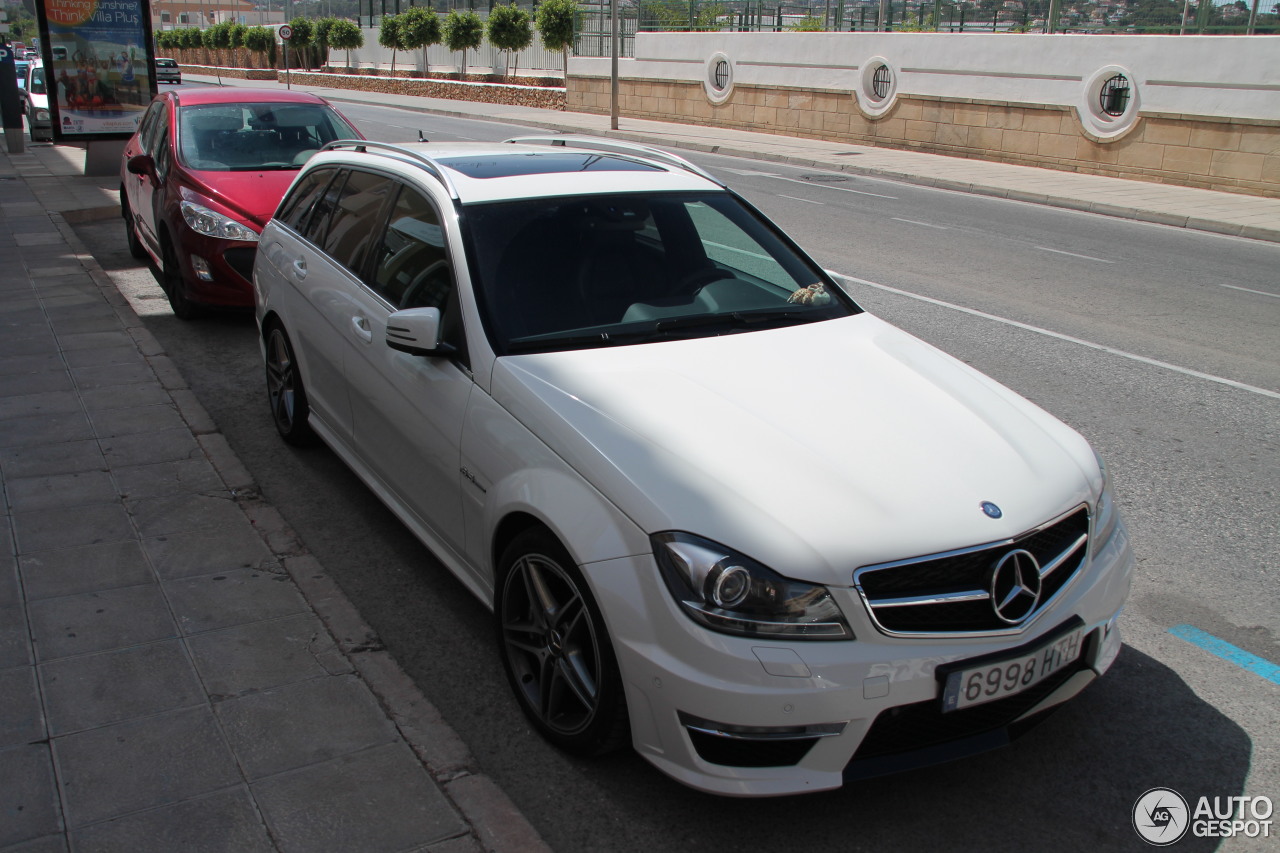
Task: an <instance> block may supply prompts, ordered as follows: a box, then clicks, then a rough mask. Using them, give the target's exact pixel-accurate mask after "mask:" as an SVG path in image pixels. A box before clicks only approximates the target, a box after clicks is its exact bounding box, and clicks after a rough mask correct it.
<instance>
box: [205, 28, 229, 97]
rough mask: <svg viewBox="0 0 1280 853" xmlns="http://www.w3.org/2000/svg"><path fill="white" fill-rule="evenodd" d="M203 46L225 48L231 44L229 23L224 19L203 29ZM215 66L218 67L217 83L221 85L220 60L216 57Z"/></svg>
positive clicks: (211, 48) (214, 48) (216, 48)
mask: <svg viewBox="0 0 1280 853" xmlns="http://www.w3.org/2000/svg"><path fill="white" fill-rule="evenodd" d="M203 39H204V46H205V47H207V48H209V50H219V51H221V50H226V49H227V48H229V47H230V46H231V23H230V22H229V21H224V22H222V23H221V24H214V25H213V26H212V27H209V29H207V30H205V31H204V36H203ZM214 62H215V67H217V68H218V72H217V74H218V85H219V86H221V85H222V68H221V66H222V62H220V61H218V60H217V59H216V58H215V60H214Z"/></svg>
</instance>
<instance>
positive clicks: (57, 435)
mask: <svg viewBox="0 0 1280 853" xmlns="http://www.w3.org/2000/svg"><path fill="white" fill-rule="evenodd" d="M83 157H84V154H83V152H82V151H78V150H76V149H73V148H69V147H62V146H57V147H54V146H36V147H33V148H29V149H28V151H27V153H23V154H20V155H9V154H4V155H3V156H2V157H0V269H3V274H0V488H2V489H3V498H4V500H3V513H4V515H3V523H0V850H2V851H5V853H11V851H19V850H21V851H25V853H35V851H40V853H45V851H65V850H68V849H70V850H77V851H121V852H122V853H126V852H127V853H150V851H155V853H172V851H179V850H180V851H184V853H189V851H206V850H207V851H228V850H234V851H237V853H248V851H272V850H280V851H298V853H319V851H335V853H336V852H337V851H362V852H363V851H378V852H379V853H381V851H409V850H413V851H433V853H466V851H471V853H478V851H481V850H492V851H512V852H513V853H514V851H520V852H521V853H524V851H540V850H546V849H547V848H546V846H545V844H543V842H542V841H541V840H540V838H539V837H538V835H537V833H536V832H535V831H534V830H533V829H532V827H531V826H530V825H529V824H528V822H527V821H525V820H524V818H523V817H522V816H521V815H520V814H519V813H518V811H517V810H516V809H515V807H514V806H513V805H512V803H511V802H510V800H509V799H508V798H507V797H506V796H505V795H504V794H503V793H502V791H501V790H499V789H498V788H497V786H496V785H495V784H494V783H493V782H492V780H490V779H489V778H487V777H486V776H484V775H483V774H481V773H479V772H477V770H476V768H475V766H474V761H473V760H472V758H471V756H470V754H469V753H468V750H467V748H466V746H465V744H463V743H462V742H461V741H460V740H459V738H458V737H457V736H456V735H455V734H454V733H453V732H452V730H451V729H449V728H448V726H446V725H445V724H444V722H443V721H442V720H441V718H440V717H439V715H438V714H437V713H436V711H435V709H434V708H432V706H431V705H430V703H429V702H427V700H426V699H425V698H424V697H423V696H422V695H421V693H419V692H418V690H417V688H416V687H415V686H414V684H413V683H412V681H410V679H409V678H408V677H406V676H405V675H404V673H403V672H402V671H401V670H400V669H399V667H398V666H397V665H396V663H395V661H394V660H392V659H391V657H390V656H389V655H388V653H387V652H386V651H383V650H382V648H381V645H380V644H379V643H378V642H377V639H376V637H374V636H373V634H372V632H371V631H370V630H369V629H368V627H367V626H366V625H365V624H364V623H363V622H362V621H361V619H360V616H359V614H358V613H356V612H355V610H354V609H353V608H352V607H351V605H350V604H349V603H348V602H347V601H346V599H345V598H344V597H343V595H342V593H341V591H340V590H339V589H338V588H337V587H336V586H335V585H334V584H333V583H332V582H331V581H330V580H329V579H328V578H327V577H326V576H325V574H324V570H323V567H322V566H320V565H319V564H318V563H317V561H316V560H315V559H314V558H313V557H311V556H310V555H308V553H307V552H306V549H305V546H304V545H303V544H302V543H301V542H299V541H298V540H297V539H296V537H295V536H294V535H293V533H292V532H291V531H290V529H289V528H288V527H287V525H286V524H285V523H284V521H283V519H282V518H281V517H280V515H279V514H278V513H277V512H276V511H275V510H273V509H272V507H270V506H269V505H267V504H266V503H265V502H264V501H263V500H262V499H261V498H260V497H259V496H258V495H257V493H256V490H255V487H254V483H253V479H252V477H251V476H250V474H249V473H248V472H247V471H246V470H245V469H244V468H243V467H242V466H241V465H240V463H239V462H238V461H237V459H236V457H235V455H234V454H233V453H232V452H231V450H230V448H229V447H228V445H227V443H226V440H225V439H224V437H223V436H222V434H221V433H220V432H219V431H218V426H217V424H215V423H213V422H212V421H211V419H210V418H209V416H208V415H207V414H206V413H205V412H204V410H203V409H202V408H201V406H200V404H199V402H198V401H197V400H196V399H195V397H194V395H193V393H192V392H191V391H190V390H189V389H188V388H187V386H186V384H185V382H184V381H183V378H182V376H181V374H180V373H179V371H178V370H177V368H176V367H175V365H174V364H173V363H172V362H171V361H170V360H169V358H168V357H167V356H166V355H165V353H164V352H163V350H162V348H161V347H160V345H159V344H158V343H157V341H156V340H155V338H154V337H152V335H151V334H150V333H149V332H148V331H147V330H146V328H145V327H144V325H143V324H142V322H141V321H140V320H139V319H138V317H137V316H136V315H135V314H134V313H133V311H132V309H131V308H130V307H129V304H128V303H127V302H126V301H125V299H124V298H123V297H121V296H120V294H119V293H118V292H117V291H116V289H115V287H114V286H113V284H112V283H111V281H110V279H109V278H108V277H107V276H106V274H105V273H103V271H102V270H101V268H100V267H99V266H98V265H97V263H96V262H95V261H94V259H93V258H92V257H90V256H89V255H88V253H87V251H86V249H85V248H84V247H83V245H82V244H81V243H80V241H79V240H78V239H77V237H76V235H75V233H74V232H73V231H72V229H71V226H70V225H69V224H68V220H74V219H76V218H93V217H102V216H118V215H119V214H118V210H119V206H118V205H119V203H118V200H117V197H116V195H115V193H114V192H113V188H114V187H115V186H118V183H119V179H118V178H116V177H110V178H86V177H84V176H83V174H82V172H83ZM122 234H123V232H122ZM122 239H123V237H122Z"/></svg>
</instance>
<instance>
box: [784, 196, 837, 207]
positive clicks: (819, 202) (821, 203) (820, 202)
mask: <svg viewBox="0 0 1280 853" xmlns="http://www.w3.org/2000/svg"><path fill="white" fill-rule="evenodd" d="M778 198H789V199H791V200H792V201H803V202H805V203H806V204H816V205H819V206H822V207H826V205H827V203H826V202H825V201H814V200H813V199H811V198H800V197H799V196H794V195H784V194H783V193H778Z"/></svg>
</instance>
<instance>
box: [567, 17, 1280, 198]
mask: <svg viewBox="0 0 1280 853" xmlns="http://www.w3.org/2000/svg"><path fill="white" fill-rule="evenodd" d="M647 35H649V34H645V33H642V34H640V37H639V40H638V41H637V58H636V59H635V60H626V61H624V62H620V68H621V71H620V81H619V93H620V101H619V111H620V113H621V114H622V115H624V116H635V117H638V118H651V119H657V120H665V121H691V122H694V123H700V124H709V125H715V126H722V127H734V128H742V129H747V130H755V131H764V132H772V133H779V134H787V135H796V136H804V137H811V138H816V139H825V140H831V141H838V142H848V143H853V144H862V145H877V146H884V147H891V148H904V149H911V150H918V151H927V152H931V153H938V154H948V155H952V156H959V157H971V158H977V159H986V160H997V161H1001V162H1009V163H1019V164H1024V165H1034V166H1042V167H1047V168H1053V169H1064V170H1069V171H1078V172H1087V173H1091V174H1100V175H1109V176H1116V177H1125V178H1134V179H1140V180H1150V181H1158V182H1164V183H1173V184H1180V185H1186V186H1194V187H1203V188H1207V189H1216V190H1226V191H1231V192H1240V193H1249V194H1254V195H1261V196H1270V197H1280V71H1278V70H1277V69H1278V68H1280V64H1278V63H1275V62H1274V61H1272V60H1271V59H1268V58H1267V57H1268V56H1275V55H1280V38H1276V37H1270V36H1263V37H1253V38H1245V37H1240V38H1225V37H1213V38H1212V39H1209V38H1200V37H1188V38H1186V39H1178V38H1177V37H1173V38H1163V37H1158V36H1130V37H1105V36H1089V37H1083V38H1084V39H1086V40H1074V39H1073V37H1057V36H1049V37H1023V36H1015V35H996V36H992V35H983V36H975V37H972V38H971V37H970V36H967V35H964V36H962V35H951V34H923V35H920V36H915V35H911V34H897V33H895V34H847V33H840V34H832V33H823V34H815V35H816V38H814V39H809V38H807V35H808V34H799V33H789V34H780V35H773V34H769V35H770V36H771V37H770V38H759V37H755V38H751V37H750V35H751V34H721V33H717V34H711V37H706V36H699V35H698V34H691V35H689V36H685V37H683V38H684V41H681V37H679V36H678V35H677V34H664V37H663V39H662V40H661V41H660V42H659V41H655V40H649V39H646V38H645V36H647ZM732 36H748V38H746V40H742V39H741V38H740V39H734V38H732ZM1046 39H1047V40H1046ZM1268 51H1275V52H1274V53H1271V54H1268ZM607 61H608V60H603V62H604V63H607ZM882 68H883V69H885V70H883V71H880V69H882ZM603 71H604V68H602V66H601V61H599V60H585V59H575V60H573V61H572V62H571V64H570V75H569V82H568V87H567V97H566V103H567V108H568V109H570V110H576V111H582V112H590V113H601V114H604V113H608V111H609V106H610V104H609V88H610V86H609V78H608V76H607V74H605V73H602V72H603ZM717 71H718V72H719V73H718V75H717ZM877 71H880V76H879V78H878V79H877V74H876V72H877ZM1116 75H1120V76H1122V77H1123V79H1124V81H1125V85H1127V86H1129V87H1130V88H1129V89H1128V90H1127V91H1126V93H1125V95H1126V100H1125V102H1124V103H1123V105H1122V106H1123V109H1121V110H1119V112H1120V114H1119V115H1115V116H1113V115H1111V114H1109V113H1108V112H1107V111H1106V110H1105V109H1103V108H1102V102H1101V101H1100V100H1099V98H1100V97H1101V96H1102V95H1103V91H1102V90H1103V88H1104V87H1105V86H1106V83H1107V81H1109V80H1111V79H1113V78H1114V77H1115V76H1116ZM1113 111H1114V110H1113Z"/></svg>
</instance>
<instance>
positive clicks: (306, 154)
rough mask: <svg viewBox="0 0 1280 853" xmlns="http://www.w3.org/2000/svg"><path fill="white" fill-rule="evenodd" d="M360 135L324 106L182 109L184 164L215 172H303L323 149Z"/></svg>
mask: <svg viewBox="0 0 1280 853" xmlns="http://www.w3.org/2000/svg"><path fill="white" fill-rule="evenodd" d="M353 138H359V134H357V133H356V131H355V130H354V129H353V128H352V127H351V125H349V124H347V123H346V122H345V121H343V120H342V117H341V116H339V115H338V113H337V112H336V111H335V110H333V109H332V108H330V107H328V106H326V105H324V104H208V105H204V106H184V107H180V108H179V109H178V146H179V154H180V156H181V159H182V161H183V163H185V164H186V165H187V166H188V167H189V168H192V169H203V170H206V171H211V172H235V171H256V170H260V169H300V168H302V164H303V163H305V162H307V160H308V159H309V158H310V157H311V155H312V154H314V153H316V151H318V150H320V147H321V146H322V145H324V144H325V143H327V142H332V141H333V140H335V139H353Z"/></svg>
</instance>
